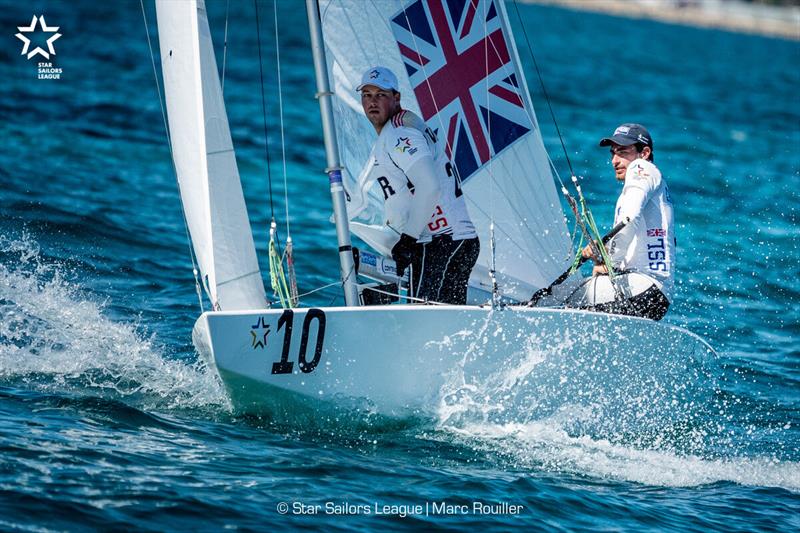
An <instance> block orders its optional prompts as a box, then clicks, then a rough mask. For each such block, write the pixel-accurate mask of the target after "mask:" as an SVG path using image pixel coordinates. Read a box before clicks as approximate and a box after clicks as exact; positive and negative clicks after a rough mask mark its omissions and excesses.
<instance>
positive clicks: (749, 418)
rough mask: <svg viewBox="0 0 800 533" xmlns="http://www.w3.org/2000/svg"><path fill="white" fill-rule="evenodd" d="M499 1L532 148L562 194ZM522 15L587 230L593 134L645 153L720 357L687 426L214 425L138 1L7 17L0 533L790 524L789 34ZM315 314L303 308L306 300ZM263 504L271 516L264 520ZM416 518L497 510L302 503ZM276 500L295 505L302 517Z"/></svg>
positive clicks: (321, 298) (223, 411) (323, 238)
mask: <svg viewBox="0 0 800 533" xmlns="http://www.w3.org/2000/svg"><path fill="white" fill-rule="evenodd" d="M231 4H232V6H231V19H230V21H231V22H230V25H229V47H228V52H227V69H226V82H225V95H226V102H227V106H228V113H229V117H230V122H231V127H232V134H233V138H234V144H235V146H236V149H237V157H238V162H239V168H240V172H241V174H242V179H243V183H244V189H245V195H246V197H247V200H248V204H249V207H250V215H251V220H252V221H253V225H254V228H255V230H256V242H257V246H258V247H259V252H260V254H261V257H262V259H263V258H265V257H266V253H265V248H266V237H267V222H268V220H269V216H270V199H269V194H268V186H267V180H266V172H265V161H264V150H263V126H262V115H261V110H260V98H259V90H260V84H259V77H258V65H257V57H258V55H257V52H256V41H255V26H254V20H253V8H252V5H251V4H250V3H249V2H244V3H238V2H232V3H231ZM260 6H261V7H260V9H261V18H262V23H263V25H262V29H263V31H262V38H263V39H264V41H265V42H264V46H265V49H264V53H265V57H268V58H270V60H269V61H266V60H265V68H266V75H267V81H268V106H269V110H270V111H269V127H270V148H271V155H272V161H273V168H272V172H273V180H274V184H273V188H274V189H275V197H274V198H273V203H274V208H275V211H276V213H277V214H278V217H279V222H280V223H281V224H282V225H283V224H284V223H285V220H284V218H285V217H284V216H283V215H282V213H283V212H284V208H285V204H284V200H283V195H282V177H283V176H282V172H281V165H280V158H279V153H280V152H279V149H278V147H279V139H280V135H279V128H278V124H279V122H278V116H277V106H276V102H277V94H276V91H275V84H274V80H275V70H274V62H273V61H272V60H271V58H272V57H274V42H273V40H272V26H271V24H270V23H269V21H270V20H271V12H270V4H268V3H264V4H260ZM32 9H33V11H32ZM147 9H148V17H149V22H150V25H151V28H150V29H151V33H152V35H153V37H154V38H155V25H154V23H155V18H154V17H155V14H154V10H153V8H152V6H151V5H148V6H147ZM280 10H281V16H282V23H281V32H282V36H281V58H282V61H283V65H282V66H283V71H282V75H283V81H284V97H285V107H286V109H285V131H286V136H287V145H286V154H287V167H288V176H289V180H288V183H289V193H290V194H289V198H290V202H291V203H290V206H289V207H290V214H291V217H292V218H291V223H292V237H293V239H294V241H295V247H296V254H297V255H296V263H297V270H298V276H299V284H300V290H301V291H308V290H312V289H314V288H317V287H320V286H322V285H325V284H327V283H329V282H331V281H333V279H334V277H335V276H336V272H337V271H338V266H337V257H336V254H335V251H334V243H335V233H334V229H333V228H332V227H331V225H330V224H329V223H328V221H327V220H328V217H329V213H330V201H329V196H328V189H327V180H326V178H325V177H324V176H323V175H321V174H320V171H321V169H322V168H323V167H324V151H323V148H322V140H321V135H320V131H319V127H318V125H317V122H318V116H319V115H318V108H317V105H316V101H315V100H314V98H313V92H314V81H313V72H312V68H311V66H310V65H311V57H310V52H309V50H308V42H307V41H308V38H307V35H306V29H305V21H304V18H303V17H304V13H303V10H302V6H301V5H300V4H299V3H296V2H288V1H287V2H282V3H281V4H280ZM509 11H510V14H511V19H512V25H513V26H514V28H515V29H516V30H517V37H518V43H519V44H520V55H521V57H522V60H523V63H524V64H525V66H526V71H527V74H528V84H529V87H530V89H531V91H532V96H533V99H534V103H535V105H536V106H537V112H538V115H539V118H540V122H541V126H542V129H543V131H544V135H545V143H546V145H547V147H548V150H549V151H550V153H551V155H552V157H553V158H554V161H555V163H556V165H557V166H558V168H559V169H560V171H561V173H562V175H564V176H566V175H567V173H568V171H567V169H566V162H565V159H564V156H563V153H562V152H561V151H560V145H559V142H558V138H557V136H556V134H555V128H554V127H553V125H552V122H551V121H550V120H549V119H548V113H547V111H546V108H545V106H544V102H543V100H542V94H541V90H540V88H539V87H538V84H537V81H536V78H535V74H534V72H533V64H532V62H531V58H530V56H529V54H528V52H527V50H526V47H525V46H524V42H523V40H522V39H521V37H522V36H521V32H520V31H519V26H520V22H519V21H518V20H517V19H516V16H515V15H514V10H513V6H509ZM520 11H521V13H522V17H523V23H524V24H525V25H526V27H527V28H528V32H529V33H530V35H531V39H532V44H533V46H534V48H535V51H536V57H537V61H538V63H539V66H540V68H541V70H542V75H543V77H544V79H545V82H546V83H547V87H548V91H549V93H550V95H551V97H552V101H553V105H554V108H555V111H556V114H557V117H558V120H559V125H560V126H561V128H562V132H563V134H564V137H565V142H566V145H567V148H568V151H569V154H570V159H571V160H572V164H573V166H574V167H575V168H576V171H577V173H578V174H580V175H582V176H585V178H584V181H583V185H584V188H585V191H586V192H587V195H588V196H589V200H590V202H591V204H592V206H593V208H594V212H595V215H596V217H597V218H598V219H599V222H600V224H601V225H602V226H603V227H608V226H609V224H610V222H611V214H612V213H611V210H612V209H613V202H614V200H615V198H616V195H617V194H618V189H617V186H616V184H615V182H614V177H613V172H612V170H611V168H610V165H609V164H608V161H607V152H606V150H605V149H600V148H598V147H596V142H597V140H598V139H599V138H600V137H601V136H603V135H606V134H607V133H609V132H610V131H611V130H612V129H613V128H614V127H615V126H616V125H617V124H618V123H621V122H628V121H637V122H642V123H644V124H646V125H647V126H648V127H649V128H650V130H651V133H652V134H653V137H654V139H655V144H656V152H655V155H656V162H657V163H658V165H659V166H660V168H661V170H662V172H663V173H664V175H665V177H666V179H667V180H668V182H669V185H670V189H671V192H672V196H673V199H674V201H675V206H676V223H677V226H678V232H679V233H678V253H679V273H678V283H677V291H676V292H677V297H676V303H675V305H674V306H673V308H672V309H671V310H670V313H669V314H668V316H667V319H666V320H667V321H669V322H670V323H673V324H678V325H682V326H685V327H687V328H689V329H691V330H692V331H694V332H696V333H698V334H700V335H702V336H703V337H704V338H705V339H706V340H708V341H709V342H710V343H711V344H712V345H713V346H714V347H715V348H716V349H717V351H718V352H719V357H718V358H717V359H716V360H715V361H713V363H712V364H711V365H710V367H709V369H708V371H707V375H706V377H705V378H704V382H702V383H694V384H693V385H696V386H698V387H700V388H702V389H705V390H707V391H710V394H706V395H702V396H698V397H697V398H696V400H695V402H694V403H690V404H685V405H676V406H674V409H675V412H676V413H677V412H680V413H682V414H685V413H688V415H689V417H688V420H689V421H688V422H687V423H686V424H684V425H680V426H673V427H670V428H665V430H664V432H663V434H659V433H658V432H655V433H654V432H653V428H652V426H651V425H650V424H648V423H647V421H642V422H641V425H640V426H637V425H636V424H635V423H633V424H631V423H629V422H630V420H631V419H633V420H635V419H636V417H635V416H633V417H632V416H629V415H630V413H626V414H624V416H623V415H620V417H621V418H624V420H625V422H626V423H625V424H622V420H615V419H613V418H612V419H610V420H609V419H602V420H598V419H597V416H598V415H597V414H596V413H593V412H592V408H591V406H582V408H576V409H574V410H572V411H569V412H564V413H557V414H556V415H553V416H551V417H548V418H545V419H530V418H528V417H525V416H524V413H523V414H521V416H520V417H519V419H515V420H512V421H510V422H508V421H507V422H503V423H497V422H489V421H486V420H485V419H483V418H480V417H476V418H475V419H474V420H470V419H468V420H463V419H462V420H459V422H458V423H452V422H451V421H445V420H427V419H425V420H418V419H409V420H402V421H397V422H392V423H386V422H375V421H370V420H365V421H362V422H360V423H352V422H349V423H344V424H342V425H340V426H338V427H333V428H331V427H326V428H319V427H315V426H309V425H306V424H303V423H292V421H291V420H289V421H286V420H281V421H276V420H273V419H270V418H269V417H266V418H253V417H246V416H241V415H238V414H237V413H235V412H232V411H231V409H230V406H229V403H228V401H227V398H226V396H225V394H224V392H223V390H222V389H221V387H220V385H219V384H218V383H217V382H216V381H215V379H214V377H213V375H212V374H211V373H209V372H208V371H207V370H206V369H205V368H204V367H203V366H202V365H201V364H199V363H198V362H197V356H196V354H195V352H194V349H193V347H192V345H191V339H190V329H191V326H192V324H193V322H194V320H195V318H196V317H197V314H198V305H197V297H196V295H195V292H194V283H193V278H192V272H191V268H192V267H191V262H190V260H189V255H188V249H187V243H186V236H185V232H184V229H183V222H182V220H181V215H180V209H179V200H178V195H177V187H176V184H175V178H174V175H173V173H172V167H171V163H170V159H169V152H168V149H167V146H166V143H165V140H164V130H163V123H162V119H161V112H160V109H159V103H158V98H157V96H156V92H155V86H154V82H153V75H152V66H151V64H150V55H149V52H148V49H147V41H146V36H145V31H144V25H143V23H142V16H141V8H140V6H139V4H138V3H136V2H121V3H113V4H112V3H106V4H95V3H90V2H76V3H66V2H56V1H51V2H33V3H32V4H30V5H25V4H18V3H11V2H6V3H4V4H3V6H2V9H0V27H2V28H6V31H5V35H6V37H5V38H4V39H3V40H2V41H0V42H2V43H3V44H2V46H0V79H2V80H3V81H2V83H3V88H4V90H3V92H2V93H0V118H1V120H0V133H2V139H3V140H4V143H3V149H2V151H0V199H1V200H2V201H0V411H1V412H2V415H0V450H1V451H0V529H23V530H41V529H48V530H63V529H82V528H88V529H103V528H108V529H122V528H136V529H145V530H147V529H156V530H158V529H172V528H178V529H198V530H206V529H219V528H221V527H225V526H238V527H242V528H245V529H271V528H273V527H277V526H287V527H303V528H314V527H326V528H330V529H339V530H347V529H361V528H375V529H404V528H407V527H437V526H438V527H442V528H466V527H470V528H476V527H479V528H496V529H507V528H509V527H514V526H521V527H526V528H528V529H534V530H538V529H546V530H552V529H563V530H578V529H592V530H595V529H598V530H612V529H613V530H653V529H657V530H687V529H688V530H708V529H721V530H736V531H752V530H773V531H789V530H794V529H797V528H798V527H800V519H798V516H800V514H799V513H798V511H800V429H799V428H800V414H799V412H798V408H799V407H800V399H798V391H800V306H798V302H799V301H800V291H798V289H797V285H796V280H797V279H798V277H799V276H800V260H798V259H797V252H798V245H797V239H798V237H800V221H799V220H798V209H800V196H799V195H798V192H797V186H798V176H800V155H798V153H800V152H799V150H800V96H798V95H799V94H800V93H799V92H798V88H800V68H799V67H800V44H798V43H797V42H789V41H782V40H774V39H765V38H760V37H754V36H745V35H736V34H731V33H725V32H719V31H711V30H699V29H691V28H684V27H678V26H670V25H663V24H658V23H654V22H647V21H632V20H627V19H619V18H613V17H607V16H601V15H591V14H585V13H575V12H570V11H565V10H560V9H555V8H543V7H533V6H520ZM34 13H35V14H42V13H43V14H44V15H45V16H46V19H47V22H48V24H50V25H58V26H59V27H60V28H61V29H60V32H61V33H62V34H63V36H62V37H61V38H60V39H59V40H58V41H56V43H55V48H56V50H57V55H56V56H55V57H56V58H57V59H56V60H55V61H54V66H58V67H60V68H62V69H63V78H62V79H60V80H37V79H36V74H35V71H36V67H35V65H34V64H33V62H32V61H28V60H26V59H25V57H24V56H20V55H19V51H20V46H21V42H20V41H18V40H17V39H16V38H14V37H13V33H15V28H16V26H19V25H27V24H29V22H30V18H31V16H32V15H33V14H34ZM209 14H210V20H211V23H212V26H213V28H214V36H215V39H216V42H217V43H218V44H219V43H221V42H222V34H223V30H224V21H225V2H222V1H218V2H217V1H214V2H209ZM218 57H219V58H220V60H221V57H222V50H221V48H220V49H219V54H218ZM220 63H221V61H220ZM265 270H266V269H265ZM337 300H340V298H339V295H338V294H337V291H336V290H335V289H328V290H324V291H321V292H319V293H315V294H314V295H312V296H309V298H308V303H310V304H313V305H327V304H329V303H330V302H331V301H334V302H335V301H337ZM486 393H487V394H490V393H491V391H486ZM664 407H665V408H666V409H672V408H673V407H672V406H664ZM631 409H636V406H635V405H631ZM617 426H624V431H622V430H620V431H618V432H616V433H615V432H614V428H615V427H617ZM598 428H602V431H601V430H599V429H598ZM282 502H284V503H288V504H291V505H292V507H290V509H291V510H290V512H289V513H288V514H287V515H281V514H280V513H279V512H278V506H279V504H280V503H282ZM441 502H447V503H449V504H453V505H468V506H469V507H470V511H472V505H473V502H483V503H486V504H493V505H498V504H503V503H505V504H507V505H517V506H522V510H521V512H519V513H517V514H509V513H507V514H485V515H481V514H475V513H473V512H469V513H468V514H458V513H456V514H453V513H447V512H445V511H443V512H442V513H439V514H435V515H429V516H425V515H419V514H413V509H411V511H412V513H411V514H410V515H409V516H405V517H402V516H399V514H400V513H399V511H400V509H395V510H394V511H397V512H392V510H390V511H389V516H375V515H374V513H373V514H370V515H368V516H367V515H364V514H363V513H362V514H359V515H352V514H351V515H349V516H348V515H344V516H343V515H340V514H331V513H326V512H325V511H326V505H328V506H329V508H330V509H332V510H333V511H335V510H336V509H342V508H343V507H346V506H347V505H350V506H358V505H366V506H369V507H370V508H371V509H374V507H373V506H374V505H375V504H378V505H379V506H380V507H382V506H384V505H387V506H392V505H397V506H400V505H406V506H414V505H425V504H426V503H428V504H432V503H437V504H441ZM298 503H300V504H303V505H306V506H308V507H304V508H303V511H306V512H308V511H309V510H313V509H314V507H313V506H320V508H319V509H320V512H319V513H318V514H314V515H311V514H309V515H306V516H299V515H298V513H299V510H298V511H297V512H296V509H299V508H296V507H294V506H295V505H297V504H298ZM350 509H352V507H350ZM451 510H452V508H451Z"/></svg>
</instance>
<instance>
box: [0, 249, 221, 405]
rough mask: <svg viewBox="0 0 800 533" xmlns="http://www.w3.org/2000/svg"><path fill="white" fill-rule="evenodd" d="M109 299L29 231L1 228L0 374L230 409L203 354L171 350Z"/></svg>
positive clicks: (28, 382) (61, 388) (150, 401)
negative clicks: (96, 295) (89, 289)
mask: <svg viewBox="0 0 800 533" xmlns="http://www.w3.org/2000/svg"><path fill="white" fill-rule="evenodd" d="M103 311H104V305H102V304H99V303H97V302H95V301H93V300H92V299H91V298H90V297H87V295H86V294H85V292H84V291H82V289H81V288H80V287H79V286H78V285H76V284H74V283H73V282H71V281H69V280H68V279H67V274H65V269H64V267H63V266H61V265H60V264H58V263H56V262H52V261H51V260H45V259H44V258H43V255H42V253H41V252H40V250H39V246H38V244H37V243H36V242H35V241H34V240H33V239H32V238H31V237H30V236H29V235H27V234H23V235H22V236H20V237H8V236H5V235H0V317H1V318H2V319H0V380H2V382H3V383H4V384H6V385H14V386H22V387H25V388H29V387H32V388H35V389H36V390H41V391H43V392H49V393H52V392H69V393H75V392H77V393H80V394H90V395H94V396H100V397H105V398H110V399H122V400H123V401H125V402H126V403H128V404H132V405H134V406H136V407H139V408H142V409H194V408H209V407H210V408H214V409H220V408H221V409H224V410H230V405H229V402H228V399H227V396H226V394H225V392H224V389H223V388H222V386H221V384H220V383H219V381H218V379H217V377H216V374H215V373H214V372H212V371H211V370H209V369H208V368H207V367H206V366H205V365H204V363H203V362H201V361H195V362H186V361H182V360H179V359H177V358H170V357H168V356H167V354H168V352H167V350H166V349H165V348H163V347H160V346H158V345H157V343H156V342H155V339H154V338H152V337H150V338H148V337H146V336H145V335H144V334H142V333H141V332H140V331H139V327H138V325H137V324H135V323H134V324H128V323H119V322H116V321H114V320H111V319H109V318H108V317H106V316H105V315H104V314H103Z"/></svg>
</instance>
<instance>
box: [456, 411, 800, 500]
mask: <svg viewBox="0 0 800 533" xmlns="http://www.w3.org/2000/svg"><path fill="white" fill-rule="evenodd" d="M570 414H574V411H573V412H571V413H570ZM565 415H566V412H565V413H559V414H558V415H556V416H554V417H552V418H550V419H546V420H540V421H537V422H529V423H526V424H516V423H509V424H468V425H465V426H463V427H460V428H454V427H450V428H447V432H448V433H449V434H450V435H451V437H452V438H453V439H454V440H455V441H456V442H460V443H462V444H465V445H467V446H469V447H471V448H473V449H476V450H479V451H482V452H484V453H487V454H491V455H493V456H496V457H500V458H501V459H505V460H506V461H507V462H508V463H509V464H511V465H514V467H516V468H522V469H535V470H546V471H555V472H567V473H572V474H579V475H589V476H592V477H597V478H602V479H606V480H615V481H628V482H634V483H641V484H644V485H651V486H661V487H692V486H699V485H709V484H713V483H719V482H731V483H737V484H740V485H750V486H760V487H776V488H782V489H785V490H789V491H793V492H800V462H796V461H786V460H778V459H775V458H772V457H724V458H705V457H702V456H698V455H691V454H690V455H682V454H680V453H677V452H675V451H667V450H659V449H639V448H636V447H632V446H630V445H626V444H619V443H614V442H612V441H611V440H609V439H597V438H592V437H590V436H588V435H578V436H574V435H570V432H569V431H568V430H567V429H566V428H567V427H568V426H569V424H571V423H572V422H573V420H571V419H570V420H569V422H567V421H566V420H565ZM567 418H569V417H567Z"/></svg>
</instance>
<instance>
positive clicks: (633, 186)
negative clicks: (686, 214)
mask: <svg viewBox="0 0 800 533" xmlns="http://www.w3.org/2000/svg"><path fill="white" fill-rule="evenodd" d="M600 146H609V147H610V149H611V164H612V165H613V166H614V172H615V174H616V177H617V180H618V181H621V182H623V184H624V185H623V187H622V193H621V194H620V196H619V199H618V200H617V205H616V211H615V214H614V225H615V226H616V225H617V224H618V223H619V222H621V221H623V220H626V219H627V220H629V222H628V223H627V225H626V226H625V228H624V229H623V230H622V231H620V232H619V233H618V234H617V235H616V236H615V237H614V238H613V239H612V240H611V242H610V243H609V244H608V245H607V248H608V252H609V256H610V258H611V262H612V265H613V268H614V271H615V273H616V276H614V280H613V282H612V281H611V280H610V279H609V276H608V271H607V268H606V266H605V265H604V264H603V262H602V259H601V258H597V257H594V256H593V254H592V250H591V247H590V246H587V247H586V248H584V250H583V256H584V257H587V258H589V257H591V258H592V259H593V260H594V261H595V266H594V269H593V270H592V279H591V280H589V281H588V282H587V283H585V284H584V286H583V287H582V290H580V291H578V292H577V293H576V294H575V295H573V298H571V300H572V303H573V304H575V303H577V304H578V305H577V306H578V307H582V308H587V309H592V310H596V311H605V312H610V313H617V314H625V315H634V316H642V317H646V318H651V319H653V320H661V319H662V318H663V317H664V315H665V314H666V312H667V309H668V308H669V305H670V302H671V301H672V294H673V287H674V277H673V276H674V270H675V247H676V240H675V227H674V224H673V214H672V200H671V198H670V195H669V190H668V189H667V184H666V182H665V181H664V179H663V178H662V177H661V172H660V171H659V170H658V168H657V167H656V166H655V164H654V163H653V139H652V137H651V136H650V133H649V132H648V131H647V130H646V129H645V128H644V126H642V125H640V124H632V123H628V124H622V125H621V126H619V127H618V128H617V129H616V130H615V131H614V134H613V135H612V136H611V137H606V138H603V139H602V140H601V141H600Z"/></svg>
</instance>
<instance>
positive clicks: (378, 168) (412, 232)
mask: <svg viewBox="0 0 800 533" xmlns="http://www.w3.org/2000/svg"><path fill="white" fill-rule="evenodd" d="M356 90H357V91H359V92H360V93H361V105H362V107H363V109H364V114H365V115H366V117H367V119H368V120H369V121H370V122H371V123H372V126H373V127H374V128H375V131H376V132H377V134H378V138H377V140H376V141H375V144H374V145H373V147H372V151H371V153H370V157H369V160H368V161H367V163H366V166H365V168H364V170H363V171H362V173H361V177H360V178H359V182H360V183H367V184H369V185H370V186H376V187H379V188H380V191H381V193H382V195H383V199H384V220H385V223H386V225H387V226H388V227H389V228H391V229H392V230H393V232H394V233H395V234H396V235H397V237H398V240H397V242H396V243H395V244H394V245H393V246H392V249H391V255H392V259H394V261H395V262H396V264H397V271H398V274H400V275H402V274H403V272H404V271H405V269H406V268H408V267H409V266H410V267H411V270H410V288H411V292H412V295H413V296H415V297H417V298H421V299H424V300H428V301H434V302H441V303H450V304H456V305H459V304H465V303H466V301H467V282H468V281H469V275H470V272H471V271H472V267H473V266H475V263H476V261H477V260H478V253H479V251H480V244H479V242H478V237H477V233H476V232H475V228H474V226H473V224H472V220H471V219H470V217H469V213H468V212H467V206H466V203H465V202H464V198H463V196H462V194H461V187H460V183H459V180H458V176H457V174H456V170H455V168H454V167H453V166H452V165H451V164H450V162H449V160H448V159H447V156H446V155H445V153H444V150H442V149H441V147H440V146H439V145H438V143H437V139H436V136H435V134H434V133H433V132H432V131H431V130H430V128H428V127H427V126H426V125H425V123H424V122H423V121H422V119H420V118H419V117H417V116H416V115H414V114H413V113H411V112H410V111H407V110H404V109H402V108H401V106H400V92H399V85H398V82H397V77H396V76H395V75H394V73H392V71H390V70H389V69H387V68H385V67H374V68H371V69H369V70H367V71H366V72H365V73H364V75H363V76H362V79H361V84H360V85H359V86H358V87H357V89H356Z"/></svg>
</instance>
